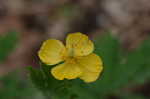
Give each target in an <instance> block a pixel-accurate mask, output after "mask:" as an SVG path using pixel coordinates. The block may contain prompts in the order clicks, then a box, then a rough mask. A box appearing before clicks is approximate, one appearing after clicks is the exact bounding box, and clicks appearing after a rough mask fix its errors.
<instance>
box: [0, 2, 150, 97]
mask: <svg viewBox="0 0 150 99" xmlns="http://www.w3.org/2000/svg"><path fill="white" fill-rule="evenodd" d="M108 31H111V35H112V36H114V37H115V38H117V40H118V41H119V42H120V45H121V46H120V47H121V48H122V49H124V52H125V53H128V52H131V51H134V50H135V49H137V48H138V47H139V46H141V44H142V42H143V41H145V40H147V39H148V38H149V33H150V1H149V0H0V59H1V60H0V99H27V98H28V99H31V98H34V99H44V97H43V95H42V94H41V93H40V92H39V91H38V90H36V89H35V88H34V87H33V86H32V84H30V83H29V81H28V72H27V71H26V69H25V68H26V67H27V66H34V67H38V66H39V60H38V57H37V51H38V50H39V48H40V46H41V43H42V42H43V41H44V40H46V39H48V38H55V39H59V40H64V39H65V37H66V35H67V34H68V33H74V32H82V33H85V34H87V35H89V37H90V38H91V39H92V40H95V39H98V38H100V37H103V35H105V34H106V33H107V32H108ZM149 44H150V43H149ZM146 54H147V55H149V56H150V53H148V52H147V53H146ZM149 69H150V68H149ZM148 71H149V72H150V70H148ZM149 77H150V75H149ZM149 77H147V78H146V80H144V83H142V84H138V85H132V86H130V85H129V86H128V87H127V86H125V87H126V88H125V89H124V92H127V93H128V92H132V93H136V94H140V95H142V96H144V97H145V98H139V97H136V98H135V97H134V98H131V97H130V98H131V99H149V98H150V82H149ZM107 98H108V99H124V98H120V97H117V95H113V94H112V95H108V97H107ZM130 98H129V97H127V98H125V99H130ZM72 99H73V98H72ZM93 99H94V98H93Z"/></svg>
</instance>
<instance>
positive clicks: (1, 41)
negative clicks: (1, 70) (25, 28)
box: [0, 32, 18, 62]
mask: <svg viewBox="0 0 150 99" xmlns="http://www.w3.org/2000/svg"><path fill="white" fill-rule="evenodd" d="M17 39H18V38H17V33H16V32H10V33H7V35H4V36H0V62H2V61H3V60H5V58H6V57H7V56H8V55H9V53H10V52H11V51H12V50H13V49H14V48H15V45H16V43H17Z"/></svg>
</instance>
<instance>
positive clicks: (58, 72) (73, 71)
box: [51, 62, 82, 80]
mask: <svg viewBox="0 0 150 99" xmlns="http://www.w3.org/2000/svg"><path fill="white" fill-rule="evenodd" d="M51 73H52V75H53V76H54V77H55V78H56V79H58V80H63V79H64V78H66V79H75V78H77V77H79V76H80V75H81V73H82V72H81V69H80V68H79V67H78V66H77V64H75V63H67V62H65V63H63V64H60V65H58V66H56V67H54V68H52V70H51Z"/></svg>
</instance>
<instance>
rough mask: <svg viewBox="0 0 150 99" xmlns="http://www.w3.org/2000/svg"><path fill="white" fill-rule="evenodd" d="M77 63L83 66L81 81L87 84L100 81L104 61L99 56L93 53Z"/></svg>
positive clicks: (80, 58) (81, 58) (79, 59)
mask: <svg viewBox="0 0 150 99" xmlns="http://www.w3.org/2000/svg"><path fill="white" fill-rule="evenodd" d="M77 61H78V63H79V64H80V65H81V68H82V71H83V73H82V75H81V76H80V79H82V80H84V81H85V82H87V83H88V82H94V81H95V80H97V79H98V77H99V75H100V73H101V72H102V70H103V64H102V60H101V58H100V57H99V56H97V55H96V54H94V53H92V54H90V55H88V56H84V57H79V58H78V60H77Z"/></svg>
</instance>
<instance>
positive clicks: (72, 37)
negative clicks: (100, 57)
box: [66, 33, 94, 56]
mask: <svg viewBox="0 0 150 99" xmlns="http://www.w3.org/2000/svg"><path fill="white" fill-rule="evenodd" d="M66 47H67V49H68V53H69V55H70V56H85V55H88V54H90V53H92V52H93V50H94V45H93V43H92V41H91V40H89V39H88V36H86V35H84V34H82V33H72V34H69V35H68V36H67V40H66Z"/></svg>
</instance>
